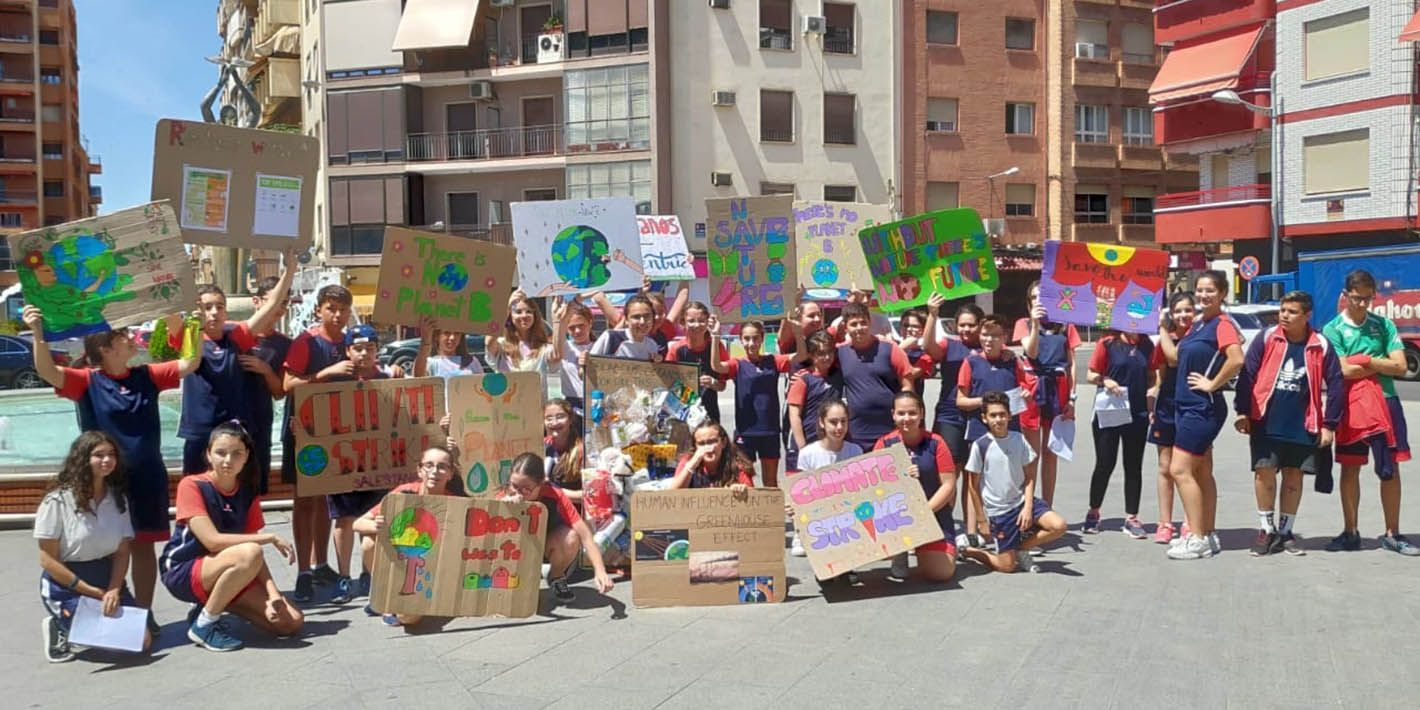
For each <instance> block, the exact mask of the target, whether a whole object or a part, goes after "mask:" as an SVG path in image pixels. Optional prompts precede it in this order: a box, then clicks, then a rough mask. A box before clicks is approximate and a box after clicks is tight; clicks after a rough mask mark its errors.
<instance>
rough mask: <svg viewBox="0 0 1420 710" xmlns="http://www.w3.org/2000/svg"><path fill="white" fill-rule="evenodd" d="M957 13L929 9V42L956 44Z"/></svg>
mask: <svg viewBox="0 0 1420 710" xmlns="http://www.w3.org/2000/svg"><path fill="white" fill-rule="evenodd" d="M956 43H957V14H956V13H955V12H944V11H941V10H928V11H927V44H956Z"/></svg>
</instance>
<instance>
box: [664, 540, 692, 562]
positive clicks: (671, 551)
mask: <svg viewBox="0 0 1420 710" xmlns="http://www.w3.org/2000/svg"><path fill="white" fill-rule="evenodd" d="M665 558H666V560H667V561H670V560H689V559H690V541H689V540H676V541H675V542H672V543H671V544H669V545H667V546H666V555H665Z"/></svg>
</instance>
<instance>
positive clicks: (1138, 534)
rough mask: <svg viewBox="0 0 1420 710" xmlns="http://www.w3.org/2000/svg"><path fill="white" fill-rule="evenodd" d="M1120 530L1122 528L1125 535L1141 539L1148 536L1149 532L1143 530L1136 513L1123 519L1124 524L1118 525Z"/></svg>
mask: <svg viewBox="0 0 1420 710" xmlns="http://www.w3.org/2000/svg"><path fill="white" fill-rule="evenodd" d="M1120 530H1123V531H1124V534H1125V535H1128V536H1129V537H1132V538H1134V539H1135V540H1143V539H1144V538H1146V537H1148V536H1149V533H1148V532H1146V531H1145V530H1144V524H1143V523H1141V522H1139V516H1137V515H1131V516H1129V517H1126V518H1125V519H1124V525H1122V526H1120Z"/></svg>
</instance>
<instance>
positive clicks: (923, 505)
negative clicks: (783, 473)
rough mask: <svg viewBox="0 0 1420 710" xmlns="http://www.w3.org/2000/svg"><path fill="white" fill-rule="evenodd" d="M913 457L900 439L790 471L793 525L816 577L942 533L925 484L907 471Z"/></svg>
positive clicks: (845, 569)
mask: <svg viewBox="0 0 1420 710" xmlns="http://www.w3.org/2000/svg"><path fill="white" fill-rule="evenodd" d="M911 465H912V459H911V458H910V457H909V456H908V455H907V449H906V447H904V446H903V445H902V444H897V445H895V446H892V447H889V448H886V449H883V450H881V451H873V452H870V453H866V454H863V455H862V456H855V457H853V458H851V459H847V460H845V461H839V462H838V463H836V464H834V465H832V466H825V467H823V468H819V469H814V470H812V471H803V472H801V473H794V474H791V475H790V476H789V478H788V490H787V491H786V494H787V495H788V497H789V504H790V505H792V506H793V507H794V528H795V529H797V530H798V531H799V539H801V540H803V542H804V549H805V550H806V551H807V552H808V553H809V563H810V564H812V565H813V568H814V576H815V577H818V578H819V579H829V578H832V577H836V576H838V575H840V574H843V573H844V572H848V571H850V570H852V569H854V568H856V567H861V566H863V565H865V564H868V563H870V562H875V561H877V560H883V559H887V558H889V557H892V556H893V555H896V554H898V553H899V552H907V551H908V550H911V549H913V548H916V547H917V546H918V545H925V544H927V543H929V542H936V541H938V540H941V539H942V537H943V535H942V528H941V526H939V525H938V524H937V518H936V517H935V516H934V515H933V514H932V509H931V508H930V507H929V506H928V505H927V496H926V495H924V494H923V492H922V484H921V483H919V482H918V481H917V479H915V478H910V477H908V475H907V469H908V467H910V466H911Z"/></svg>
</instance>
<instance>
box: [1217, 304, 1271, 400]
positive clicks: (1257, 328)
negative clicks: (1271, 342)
mask: <svg viewBox="0 0 1420 710" xmlns="http://www.w3.org/2000/svg"><path fill="white" fill-rule="evenodd" d="M1228 315H1230V316H1232V317H1233V320H1234V321H1236V322H1237V324H1238V330H1239V331H1241V333H1240V335H1242V349H1243V354H1247V349H1248V346H1250V345H1252V339H1253V338H1256V337H1257V336H1259V335H1261V334H1262V331H1264V330H1266V329H1268V328H1270V327H1272V326H1274V325H1277V306H1276V305H1274V304H1268V303H1243V304H1238V305H1236V306H1229V307H1228ZM1237 383H1238V378H1236V377H1234V378H1233V381H1232V382H1229V383H1228V389H1232V388H1233V386H1234V385H1236V384H1237Z"/></svg>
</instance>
